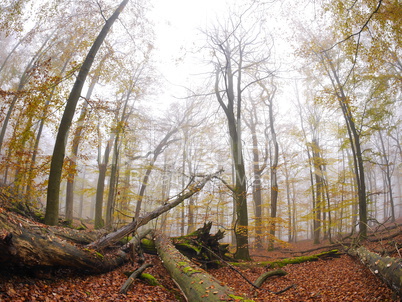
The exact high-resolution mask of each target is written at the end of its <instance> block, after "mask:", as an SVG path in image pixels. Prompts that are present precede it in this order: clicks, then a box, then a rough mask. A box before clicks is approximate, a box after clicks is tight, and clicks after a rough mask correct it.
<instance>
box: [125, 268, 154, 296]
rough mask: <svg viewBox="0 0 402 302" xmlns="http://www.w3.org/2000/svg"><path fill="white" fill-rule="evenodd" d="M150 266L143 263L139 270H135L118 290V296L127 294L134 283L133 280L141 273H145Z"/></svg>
mask: <svg viewBox="0 0 402 302" xmlns="http://www.w3.org/2000/svg"><path fill="white" fill-rule="evenodd" d="M150 266H152V264H151V263H144V264H143V265H142V266H141V267H140V268H138V269H137V270H135V271H134V272H133V273H132V274H131V275H130V277H128V279H127V280H126V282H124V284H123V285H122V287H121V289H120V294H127V291H128V290H129V288H130V286H131V285H132V284H133V283H134V280H135V279H136V278H138V277H139V276H140V275H141V274H142V272H143V271H145V270H146V269H147V268H148V267H150Z"/></svg>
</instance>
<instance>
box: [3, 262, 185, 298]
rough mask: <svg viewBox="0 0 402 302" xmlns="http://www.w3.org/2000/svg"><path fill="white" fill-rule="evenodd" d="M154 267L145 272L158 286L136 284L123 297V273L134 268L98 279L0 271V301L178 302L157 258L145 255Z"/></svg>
mask: <svg viewBox="0 0 402 302" xmlns="http://www.w3.org/2000/svg"><path fill="white" fill-rule="evenodd" d="M146 258H147V261H148V262H150V263H152V264H153V265H154V266H153V267H151V268H148V269H147V270H146V271H145V272H146V273H149V274H152V275H153V276H154V277H155V278H157V279H158V281H159V283H160V284H161V286H151V285H148V284H147V283H145V282H143V281H140V280H136V281H135V282H134V284H133V286H132V287H131V289H130V290H129V291H128V293H127V295H123V294H119V290H120V288H121V286H122V285H123V284H124V282H125V281H126V279H127V276H126V275H125V274H124V272H126V271H133V270H135V269H136V268H138V267H137V266H138V265H136V266H133V265H132V264H126V265H124V266H122V267H120V268H119V269H117V270H115V271H112V272H109V273H106V274H101V275H81V274H77V273H76V272H71V271H68V270H57V271H53V272H50V271H49V270H43V271H35V272H17V273H13V274H8V273H6V272H4V271H0V301H12V302H17V301H49V302H53V301H141V302H147V301H159V302H162V301H167V302H169V301H172V302H173V301H180V299H181V294H180V292H179V290H178V289H177V287H176V285H175V284H174V282H173V281H172V279H171V278H170V277H169V275H168V273H167V271H166V270H165V268H164V267H163V265H162V264H161V262H160V261H159V259H158V257H157V256H150V255H146Z"/></svg>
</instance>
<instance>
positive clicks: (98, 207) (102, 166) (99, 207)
mask: <svg viewBox="0 0 402 302" xmlns="http://www.w3.org/2000/svg"><path fill="white" fill-rule="evenodd" d="M113 136H114V135H113V134H111V137H110V138H109V141H108V142H107V144H106V147H105V154H104V156H103V162H102V163H101V162H100V160H99V164H98V167H99V175H98V184H97V187H96V198H95V229H100V228H102V227H103V226H104V221H103V217H102V211H103V193H104V192H105V179H106V171H107V166H108V163H109V155H110V149H111V148H112V146H111V144H112V142H113Z"/></svg>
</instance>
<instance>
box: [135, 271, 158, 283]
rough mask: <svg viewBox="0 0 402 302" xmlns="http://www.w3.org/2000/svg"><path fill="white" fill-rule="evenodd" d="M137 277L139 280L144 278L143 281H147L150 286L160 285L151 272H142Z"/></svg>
mask: <svg viewBox="0 0 402 302" xmlns="http://www.w3.org/2000/svg"><path fill="white" fill-rule="evenodd" d="M139 278H140V279H141V280H144V281H145V282H147V283H148V284H149V285H152V286H158V285H160V283H159V282H158V280H156V278H155V277H154V276H152V275H151V274H147V273H142V274H141V275H140V277H139Z"/></svg>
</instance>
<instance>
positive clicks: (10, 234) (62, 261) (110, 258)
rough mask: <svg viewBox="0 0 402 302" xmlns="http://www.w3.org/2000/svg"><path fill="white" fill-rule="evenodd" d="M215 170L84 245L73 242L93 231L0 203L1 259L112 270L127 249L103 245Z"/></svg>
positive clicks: (181, 198)
mask: <svg viewBox="0 0 402 302" xmlns="http://www.w3.org/2000/svg"><path fill="white" fill-rule="evenodd" d="M218 173H220V172H218ZM218 173H215V174H212V175H208V176H205V177H204V178H203V179H202V180H200V181H199V182H198V183H196V184H193V185H189V186H188V187H187V188H186V190H185V191H183V192H182V193H181V194H179V195H178V196H177V197H176V198H175V199H174V200H173V201H172V202H170V203H166V204H164V205H163V206H161V207H159V208H157V209H156V210H154V211H152V212H150V213H147V214H146V215H144V216H143V217H141V218H139V219H138V220H135V221H133V222H132V223H130V224H128V225H126V226H125V227H122V228H121V229H119V230H117V231H116V232H114V233H111V234H109V235H105V236H102V237H101V238H100V239H98V240H96V241H93V242H92V243H90V244H88V245H86V246H84V247H81V246H79V245H76V244H73V243H72V242H75V243H77V242H80V243H83V242H85V243H87V242H88V240H91V239H92V238H93V235H94V234H90V235H88V233H86V234H85V235H79V234H82V233H81V232H79V231H76V230H71V229H70V230H64V229H63V228H57V227H49V226H46V225H43V224H40V223H37V222H34V221H32V220H30V219H28V218H26V217H24V216H21V215H18V214H16V213H13V212H9V211H7V210H5V209H4V208H1V207H0V263H1V264H2V265H3V266H6V265H8V266H12V265H17V266H20V267H27V268H34V267H37V266H41V267H69V268H74V269H78V270H80V271H86V272H88V273H101V272H106V271H110V270H113V269H115V268H116V267H118V266H119V265H121V264H123V263H124V262H125V261H127V260H128V259H129V253H126V252H124V251H123V250H122V249H120V250H117V251H114V252H113V253H108V254H105V248H106V247H108V246H110V245H112V244H114V243H116V242H117V241H118V240H120V239H122V238H123V237H125V236H126V235H128V234H130V233H132V232H135V231H136V230H137V229H138V228H139V227H140V226H142V225H145V224H146V223H148V222H149V221H151V220H152V219H155V218H157V217H158V216H159V215H161V214H163V213H165V212H167V211H169V210H170V209H172V208H174V207H175V206H177V205H179V204H180V203H182V202H183V201H184V200H185V199H187V198H189V197H191V196H192V195H194V194H196V193H197V192H199V191H200V190H201V189H202V188H203V187H204V186H205V184H206V183H207V182H208V181H209V180H211V179H212V178H213V177H215V176H216V175H217V174H218ZM74 238H75V239H76V240H74Z"/></svg>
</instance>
